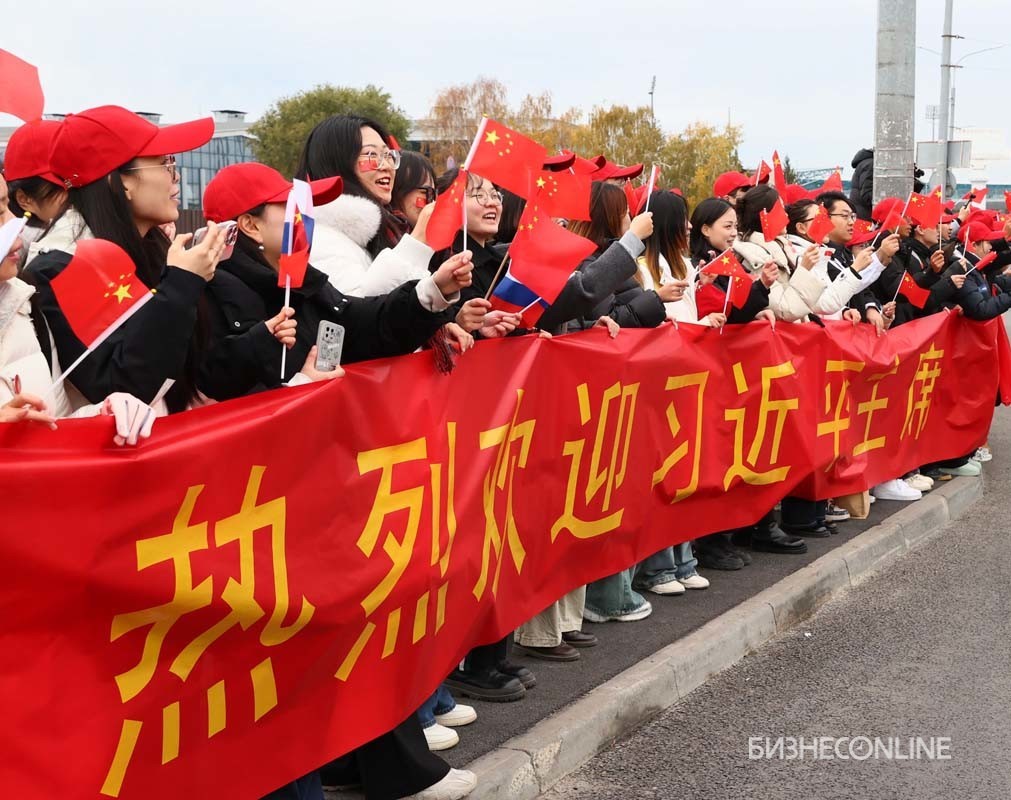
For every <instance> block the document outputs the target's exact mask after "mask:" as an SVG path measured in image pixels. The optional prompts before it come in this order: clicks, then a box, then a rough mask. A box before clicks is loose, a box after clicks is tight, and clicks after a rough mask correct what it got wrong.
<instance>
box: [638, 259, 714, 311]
mask: <svg viewBox="0 0 1011 800" xmlns="http://www.w3.org/2000/svg"><path fill="white" fill-rule="evenodd" d="M658 261H659V266H660V284H659V286H658V285H656V281H654V280H653V276H652V275H651V274H650V271H649V266H648V264H647V263H646V257H645V256H639V258H637V259H636V264H638V266H639V275H640V277H641V279H642V280H641V281H640V282H641V283H642V286H643V288H644V289H653V290H654V291H655V290H657V289H659V288H660V286H663V285H664V284H666V283H670V282H671V281H673V280H674V273H673V272H672V271H671V268H670V264H668V263H667V259H666V258H664V257H663V254H662V253H661V254H658ZM683 261H684V265H685V280H687V281H688V288H686V289H685V293H684V296H683V297H682V298H681V299H680V300H675V301H674V302H673V303H664V304H663V305H664V308H665V309H666V311H667V319H671V320H674V321H675V322H697V323H699V324H700V325H707V326H712V323H711V322H710V321H709V318H708V317H706V318H704V319H701V320H700V319H699V309H698V306H697V305H696V304H695V290H696V289H697V288H698V284H697V283H696V282H695V279H696V277H697V276H698V270H697V269H696V268H695V266H694V265H693V264H692V262H691V261H689V260H688V259H687V258H685V259H683Z"/></svg>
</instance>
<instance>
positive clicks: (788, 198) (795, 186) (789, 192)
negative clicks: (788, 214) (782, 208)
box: [783, 183, 815, 205]
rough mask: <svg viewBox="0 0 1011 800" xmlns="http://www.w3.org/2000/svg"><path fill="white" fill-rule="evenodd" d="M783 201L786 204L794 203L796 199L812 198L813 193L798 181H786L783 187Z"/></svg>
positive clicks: (813, 196)
mask: <svg viewBox="0 0 1011 800" xmlns="http://www.w3.org/2000/svg"><path fill="white" fill-rule="evenodd" d="M783 195H784V196H783V202H784V203H786V204H787V205H790V204H791V203H796V202H797V201H798V200H814V198H815V193H814V192H809V191H808V190H807V189H805V188H804V187H803V186H801V185H800V184H799V183H788V184H786V188H784V189H783Z"/></svg>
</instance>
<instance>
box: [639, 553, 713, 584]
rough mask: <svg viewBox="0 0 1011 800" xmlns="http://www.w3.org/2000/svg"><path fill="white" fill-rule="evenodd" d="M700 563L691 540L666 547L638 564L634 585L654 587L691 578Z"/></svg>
mask: <svg viewBox="0 0 1011 800" xmlns="http://www.w3.org/2000/svg"><path fill="white" fill-rule="evenodd" d="M698 564H699V562H698V560H697V559H696V558H695V556H694V555H693V554H692V543H691V542H682V543H681V544H676V545H674V546H673V547H665V548H664V549H663V550H661V551H660V552H659V553H654V554H653V555H651V556H650V557H649V558H647V559H645V560H644V561H640V562H639V563H638V564H637V565H636V567H635V578H634V579H633V581H632V585H633V586H634V587H635V588H636V589H652V588H653V587H654V586H659V585H660V584H661V583H667V582H668V581H672V580H681V579H682V578H689V577H691V576H692V575H695V574H696V572H695V568H696V567H697V566H698Z"/></svg>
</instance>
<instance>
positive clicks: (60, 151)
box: [50, 106, 214, 189]
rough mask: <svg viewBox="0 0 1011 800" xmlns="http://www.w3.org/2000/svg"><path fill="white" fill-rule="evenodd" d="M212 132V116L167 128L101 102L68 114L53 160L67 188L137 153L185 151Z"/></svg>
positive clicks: (204, 141) (86, 181) (100, 174)
mask: <svg viewBox="0 0 1011 800" xmlns="http://www.w3.org/2000/svg"><path fill="white" fill-rule="evenodd" d="M213 135H214V120H213V119H212V118H211V117H205V118H203V119H196V120H193V121H192V122H181V123H179V124H178V125H166V126H165V127H163V128H162V127H159V126H157V125H155V124H154V123H153V122H148V121H147V120H146V119H144V118H143V117H141V116H140V115H138V114H134V113H133V112H132V111H128V110H127V109H125V108H122V107H120V106H99V107H98V108H90V109H88V110H87V111H82V112H81V113H80V114H69V115H67V117H65V118H64V120H63V121H62V122H61V123H60V129H59V130H58V131H57V132H56V136H55V137H54V138H53V149H52V153H51V155H50V166H51V168H52V171H53V172H54V173H56V174H57V175H59V176H60V177H61V178H62V179H63V183H64V185H65V186H66V187H67V188H68V189H69V188H71V187H75V186H87V185H88V184H89V183H94V182H95V181H97V180H98V179H99V178H102V177H104V176H106V175H108V174H109V173H110V172H112V171H113V170H115V169H117V168H118V167H121V166H123V165H124V164H127V163H129V162H130V161H132V160H133V159H135V158H140V157H142V156H168V155H172V154H173V153H185V152H186V151H187V150H195V149H196V148H198V147H200V146H201V145H204V144H207V142H209V141H210V140H211V137H212V136H213Z"/></svg>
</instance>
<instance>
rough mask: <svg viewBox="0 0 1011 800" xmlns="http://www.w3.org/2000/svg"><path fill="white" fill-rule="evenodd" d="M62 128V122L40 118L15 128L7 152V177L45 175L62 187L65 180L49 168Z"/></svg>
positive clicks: (5, 159) (13, 179)
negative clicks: (54, 141)
mask: <svg viewBox="0 0 1011 800" xmlns="http://www.w3.org/2000/svg"><path fill="white" fill-rule="evenodd" d="M59 129H60V123H59V122H56V121H55V120H51V119H37V120H35V121H33V122H26V123H25V124H24V125H22V126H21V127H20V128H18V129H17V130H16V131H14V133H12V134H11V138H10V141H9V142H7V152H6V153H4V178H6V179H7V180H8V181H18V180H21V179H23V178H45V179H46V180H47V181H49V182H50V183H55V184H56V185H57V186H60V187H62V186H63V181H61V180H60V179H59V177H58V176H56V175H55V174H54V173H53V171H52V170H51V169H50V168H49V151H50V150H51V149H52V146H53V138H54V137H55V136H56V132H57V131H59Z"/></svg>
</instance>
